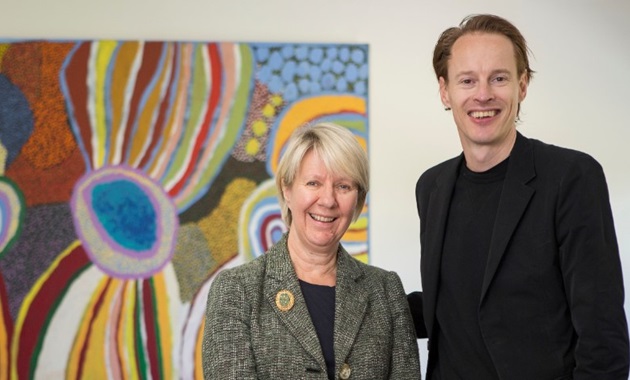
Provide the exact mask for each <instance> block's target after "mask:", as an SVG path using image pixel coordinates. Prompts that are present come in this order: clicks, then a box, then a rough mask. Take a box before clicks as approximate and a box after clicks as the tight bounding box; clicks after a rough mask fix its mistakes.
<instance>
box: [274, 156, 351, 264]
mask: <svg viewBox="0 0 630 380" xmlns="http://www.w3.org/2000/svg"><path fill="white" fill-rule="evenodd" d="M283 193H284V198H285V200H286V203H287V206H288V207H289V209H290V210H291V214H292V217H293V220H292V222H291V226H290V231H291V233H290V237H293V238H296V243H297V244H299V245H300V246H301V248H302V249H306V250H308V251H309V252H322V253H333V252H334V253H336V252H337V247H338V244H339V241H340V240H341V237H342V236H343V234H344V233H345V232H346V230H347V229H348V226H350V223H352V217H353V215H354V210H355V207H356V205H357V199H358V191H357V186H356V185H355V184H354V182H353V181H352V180H351V179H350V178H347V177H343V176H335V175H333V174H332V173H330V172H328V170H327V169H326V166H325V165H324V162H323V161H322V159H321V158H320V157H319V155H318V154H317V152H315V151H314V150H310V151H309V152H307V153H306V155H305V156H304V159H303V160H302V163H301V164H300V168H299V170H298V172H297V174H296V177H295V180H294V181H293V184H292V185H291V186H290V187H285V188H284V189H283Z"/></svg>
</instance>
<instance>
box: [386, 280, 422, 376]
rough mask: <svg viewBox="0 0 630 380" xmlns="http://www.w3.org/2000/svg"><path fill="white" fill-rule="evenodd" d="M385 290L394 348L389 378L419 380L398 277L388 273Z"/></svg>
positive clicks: (412, 333)
mask: <svg viewBox="0 0 630 380" xmlns="http://www.w3.org/2000/svg"><path fill="white" fill-rule="evenodd" d="M387 289H388V291H387V292H388V298H389V299H390V300H391V305H392V307H391V313H392V316H393V321H394V340H393V345H394V347H393V349H392V363H391V365H390V368H391V372H390V376H389V378H390V379H392V380H400V379H405V380H407V379H420V378H421V374H420V354H419V353H418V343H417V341H416V333H415V329H414V325H413V321H412V319H411V313H410V311H409V305H408V303H407V296H406V294H405V290H404V288H403V285H402V282H401V281H400V277H398V275H397V274H396V273H395V272H389V273H388V278H387Z"/></svg>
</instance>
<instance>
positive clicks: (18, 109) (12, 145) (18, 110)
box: [0, 74, 34, 165]
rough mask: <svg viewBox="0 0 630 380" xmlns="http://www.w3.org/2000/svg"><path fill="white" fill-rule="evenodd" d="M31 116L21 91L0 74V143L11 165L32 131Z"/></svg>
mask: <svg viewBox="0 0 630 380" xmlns="http://www.w3.org/2000/svg"><path fill="white" fill-rule="evenodd" d="M33 125H34V121H33V114H32V112H31V108H30V106H29V104H28V100H27V99H26V97H25V96H24V94H23V93H22V91H21V90H20V89H19V88H18V87H17V86H15V85H14V84H13V83H11V81H9V79H8V78H7V77H6V76H4V75H3V74H0V141H1V142H2V145H3V146H4V148H5V149H7V162H6V163H7V165H8V164H10V163H12V162H13V160H14V159H15V157H17V155H18V154H19V153H20V149H22V146H23V145H24V144H25V143H26V141H27V140H28V137H29V136H30V135H31V132H32V131H33Z"/></svg>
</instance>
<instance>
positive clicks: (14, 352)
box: [11, 240, 81, 379]
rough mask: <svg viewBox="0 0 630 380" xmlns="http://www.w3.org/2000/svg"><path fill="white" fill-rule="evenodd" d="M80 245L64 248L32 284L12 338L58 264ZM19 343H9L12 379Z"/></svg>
mask: <svg viewBox="0 0 630 380" xmlns="http://www.w3.org/2000/svg"><path fill="white" fill-rule="evenodd" d="M80 244H81V243H80V242H79V241H78V240H77V241H75V242H73V243H71V244H70V245H69V246H68V248H66V250H65V251H63V252H61V253H60V254H59V256H57V258H56V259H55V261H53V262H52V264H50V266H49V267H48V269H47V270H46V271H45V272H44V273H43V274H42V275H41V276H40V277H39V278H38V279H37V281H36V282H35V284H33V287H32V288H31V290H30V291H29V292H28V293H27V294H26V296H25V297H24V301H22V306H20V311H19V312H18V315H17V318H16V321H15V329H14V330H13V336H14V337H19V336H20V335H22V328H23V327H24V320H25V319H26V315H27V314H28V312H29V311H33V310H32V309H31V304H32V303H33V300H34V299H35V297H36V296H37V294H38V293H39V291H40V290H41V288H42V286H44V284H45V283H46V281H47V280H48V278H49V277H50V275H51V274H52V273H53V272H54V271H55V269H57V267H58V266H59V263H60V262H61V261H62V260H63V259H64V258H66V256H68V255H69V254H70V253H71V252H72V251H73V250H74V249H75V248H76V247H78V246H79V245H80ZM19 341H20V340H19V339H16V338H14V339H12V341H11V378H12V379H17V378H18V373H17V355H18V352H20V347H19V344H20V343H19Z"/></svg>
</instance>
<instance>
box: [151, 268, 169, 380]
mask: <svg viewBox="0 0 630 380" xmlns="http://www.w3.org/2000/svg"><path fill="white" fill-rule="evenodd" d="M164 277H165V276H164V274H163V272H160V273H158V274H156V275H154V276H153V288H154V293H153V297H154V300H155V310H156V312H157V313H156V317H157V319H156V321H157V326H158V330H159V338H160V352H161V355H160V356H161V358H160V361H161V363H162V374H163V377H164V378H165V379H168V378H170V377H171V375H173V374H174V373H173V362H172V358H171V355H170V354H169V353H170V352H173V349H174V347H173V340H172V334H173V331H172V330H171V318H170V317H171V312H170V310H169V299H168V290H167V289H166V280H165V278H164Z"/></svg>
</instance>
